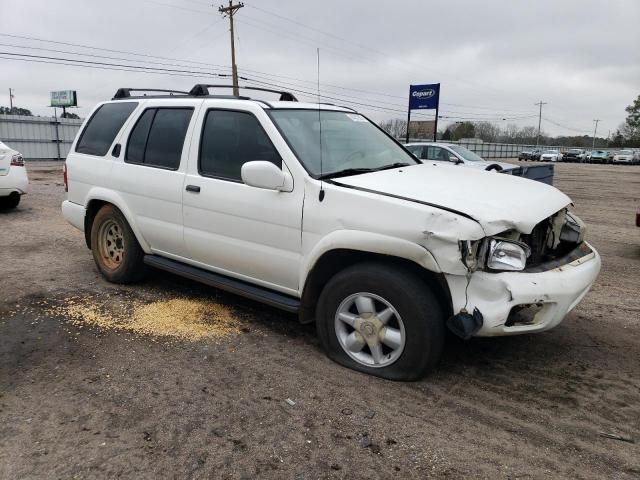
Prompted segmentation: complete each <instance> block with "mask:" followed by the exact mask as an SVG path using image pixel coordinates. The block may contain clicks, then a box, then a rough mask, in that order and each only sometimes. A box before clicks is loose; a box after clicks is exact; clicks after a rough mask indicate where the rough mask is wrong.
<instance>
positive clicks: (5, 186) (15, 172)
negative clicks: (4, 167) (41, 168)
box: [0, 167, 29, 197]
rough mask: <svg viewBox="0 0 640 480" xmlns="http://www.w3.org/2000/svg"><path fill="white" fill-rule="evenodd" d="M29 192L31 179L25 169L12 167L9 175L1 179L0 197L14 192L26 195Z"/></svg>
mask: <svg viewBox="0 0 640 480" xmlns="http://www.w3.org/2000/svg"><path fill="white" fill-rule="evenodd" d="M28 191H29V177H28V176H27V169H26V168H24V167H11V168H10V169H9V173H8V174H6V175H2V176H1V177H0V196H3V197H4V196H7V195H10V194H12V193H13V192H17V193H19V194H20V195H24V194H25V193H27V192H28Z"/></svg>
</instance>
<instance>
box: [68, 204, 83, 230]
mask: <svg viewBox="0 0 640 480" xmlns="http://www.w3.org/2000/svg"><path fill="white" fill-rule="evenodd" d="M85 213H86V210H85V208H84V206H83V205H78V204H77V203H73V202H70V201H69V200H65V201H64V202H62V216H63V217H64V218H65V220H66V221H67V222H69V223H70V224H71V225H73V226H74V227H76V228H77V229H78V230H80V231H82V232H84V216H85Z"/></svg>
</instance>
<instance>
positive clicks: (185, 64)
mask: <svg viewBox="0 0 640 480" xmlns="http://www.w3.org/2000/svg"><path fill="white" fill-rule="evenodd" d="M207 28H209V27H207ZM199 33H202V32H199ZM0 36H5V37H9V38H18V39H23V40H32V41H37V42H43V43H52V44H58V45H67V46H73V47H77V48H82V49H89V50H96V51H104V52H115V53H122V54H125V55H132V56H136V57H143V58H151V59H161V60H173V61H177V62H181V63H179V64H176V63H162V62H157V61H153V62H152V61H148V60H135V61H139V62H140V61H142V62H144V63H149V64H156V65H166V66H180V67H184V68H199V69H202V68H203V67H198V66H196V65H204V66H206V67H217V68H221V69H226V70H230V67H227V66H225V65H219V64H212V63H209V62H198V61H193V60H188V61H185V60H183V59H178V58H175V57H167V56H160V55H151V54H146V53H138V52H131V51H126V50H116V49H108V48H102V47H96V46H93V45H86V44H79V43H71V42H61V41H56V40H48V39H44V38H38V37H32V36H24V35H14V34H5V33H0ZM1 45H4V46H12V47H15V48H21V49H26V48H31V49H34V50H43V51H52V52H56V53H68V54H73V55H81V56H87V57H88V56H91V57H97V58H106V59H113V60H123V61H134V60H133V59H127V58H122V57H112V56H104V55H97V54H90V53H83V52H76V51H73V52H71V51H68V50H57V49H47V48H44V47H34V46H20V45H15V44H1ZM242 71H243V72H251V73H253V74H254V76H264V77H266V78H273V77H277V78H286V79H290V80H293V81H294V82H300V83H308V84H314V83H315V82H312V81H310V80H304V79H298V78H294V77H288V76H285V75H277V74H271V73H266V72H261V71H259V70H252V69H242ZM203 73H204V72H203ZM281 83H283V82H281ZM323 86H325V87H327V86H328V87H333V88H336V89H340V90H349V91H353V92H359V93H367V94H371V95H376V96H384V97H389V98H398V99H402V100H404V99H405V97H404V96H402V97H401V96H399V95H392V94H386V93H381V92H372V91H368V90H363V89H356V88H350V87H345V86H342V85H335V84H323ZM373 101H376V102H380V100H377V99H376V100H373ZM441 104H442V105H445V106H447V105H448V106H460V107H464V108H469V109H480V110H488V111H492V112H496V109H495V108H492V107H481V106H475V105H464V104H456V103H447V102H442V103H441ZM500 112H505V113H506V112H516V113H524V112H522V111H518V110H510V109H500ZM456 113H468V114H470V115H471V112H456ZM527 113H528V112H527ZM473 115H475V113H474V114H473Z"/></svg>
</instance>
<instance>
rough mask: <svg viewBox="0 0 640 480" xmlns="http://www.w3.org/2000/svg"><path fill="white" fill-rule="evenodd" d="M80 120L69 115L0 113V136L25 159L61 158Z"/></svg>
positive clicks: (74, 134) (76, 131) (71, 140)
mask: <svg viewBox="0 0 640 480" xmlns="http://www.w3.org/2000/svg"><path fill="white" fill-rule="evenodd" d="M82 122H83V120H82V119H71V118H58V119H56V118H54V117H26V116H23V115H0V140H1V141H2V142H4V143H5V144H7V145H8V146H9V147H11V148H13V149H15V150H17V151H19V152H20V153H22V155H23V156H24V158H26V159H27V160H64V159H65V158H66V156H67V154H68V153H69V148H70V147H71V144H72V143H73V140H74V139H75V137H76V134H77V133H78V130H79V129H80V126H81V125H82ZM56 130H57V132H56ZM58 146H59V147H60V154H59V155H58Z"/></svg>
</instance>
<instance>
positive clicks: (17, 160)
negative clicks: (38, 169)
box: [0, 142, 29, 208]
mask: <svg viewBox="0 0 640 480" xmlns="http://www.w3.org/2000/svg"><path fill="white" fill-rule="evenodd" d="M28 186H29V178H28V176H27V169H26V168H25V166H24V158H23V157H22V154H21V153H20V152H18V151H16V150H14V149H13V148H10V147H9V146H7V145H6V144H4V143H2V142H0V208H16V207H17V206H18V204H19V203H20V198H21V197H22V195H24V194H25V193H27V188H28Z"/></svg>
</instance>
